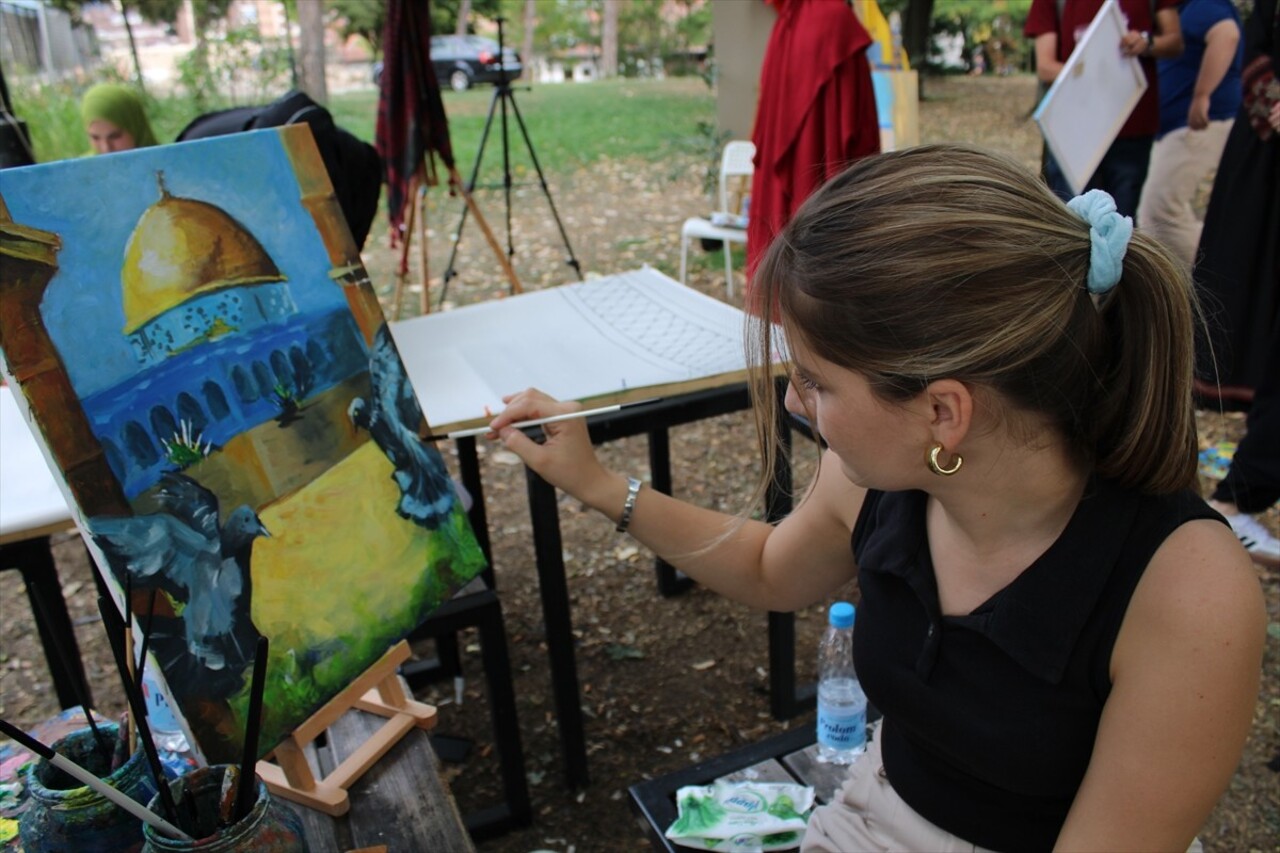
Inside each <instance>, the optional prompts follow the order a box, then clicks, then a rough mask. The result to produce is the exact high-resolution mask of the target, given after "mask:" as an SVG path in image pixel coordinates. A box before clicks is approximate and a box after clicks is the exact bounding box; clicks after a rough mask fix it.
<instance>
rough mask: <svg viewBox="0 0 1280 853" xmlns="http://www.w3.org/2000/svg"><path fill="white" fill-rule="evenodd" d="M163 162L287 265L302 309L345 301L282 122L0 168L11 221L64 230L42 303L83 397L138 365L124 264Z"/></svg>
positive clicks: (0, 188) (173, 180) (180, 183)
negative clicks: (128, 333) (303, 195)
mask: <svg viewBox="0 0 1280 853" xmlns="http://www.w3.org/2000/svg"><path fill="white" fill-rule="evenodd" d="M158 171H163V172H164V182H165V186H166V187H167V188H168V191H169V194H170V195H173V196H179V197H185V198H194V199H199V200H201V201H205V202H208V203H210V204H214V205H217V206H218V207H220V208H222V209H223V210H224V211H226V212H227V213H228V214H230V215H231V216H232V217H233V218H234V219H236V220H237V221H239V222H240V223H241V224H242V225H244V226H245V227H246V228H247V229H248V230H249V231H250V232H251V233H252V234H253V235H254V236H255V237H256V238H257V239H258V241H259V242H260V243H261V244H262V246H263V248H264V249H266V251H267V253H268V254H269V255H270V256H271V258H272V260H274V261H275V263H276V266H277V267H278V268H279V269H280V271H281V272H282V273H283V274H284V275H285V277H286V279H287V284H288V286H289V289H290V293H291V295H292V297H293V299H294V302H295V303H296V304H297V306H298V310H299V312H301V313H302V314H309V313H313V312H321V311H331V310H333V309H334V307H335V306H338V305H341V304H343V303H344V301H345V300H344V297H343V294H342V290H341V288H340V287H338V286H337V285H336V284H335V283H334V282H333V281H332V280H331V279H330V278H329V263H328V253H327V251H326V250H325V247H324V244H323V243H322V241H321V240H320V237H319V235H318V234H317V233H316V231H315V224H314V221H313V220H312V218H311V216H310V214H309V213H307V211H306V210H305V209H304V208H303V207H302V205H301V202H300V201H299V198H298V194H299V190H298V184H297V181H296V179H295V177H294V173H293V167H292V165H291V164H290V163H289V160H288V157H287V156H286V154H285V151H284V149H283V147H282V146H281V144H280V138H279V133H278V131H276V130H261V131H254V132H250V133H238V134H232V135H229V136H222V137H216V138H213V139H205V140H200V141H196V142H185V143H181V144H176V145H161V146H156V147H153V148H145V149H140V150H136V151H128V152H124V153H121V154H111V155H104V156H97V157H82V158H79V159H76V160H64V161H59V162H55V163H49V164H43V165H39V166H30V167H26V168H21V169H0V195H3V196H4V200H5V203H6V204H7V205H8V207H9V213H10V215H11V216H12V218H13V221H14V222H15V223H17V224H19V225H26V226H29V227H33V228H39V229H41V230H44V231H52V232H54V233H56V234H57V235H58V236H59V237H60V238H61V240H62V249H61V251H60V252H59V253H58V266H59V270H58V272H57V274H56V275H55V276H54V278H53V280H52V281H51V282H50V284H49V286H48V289H47V290H46V294H45V299H44V302H43V304H42V306H41V313H42V314H43V316H44V319H45V324H46V326H47V327H48V329H49V334H50V336H51V337H52V338H53V342H54V345H55V346H56V347H57V349H58V351H59V353H60V354H61V355H62V357H63V360H64V361H65V362H66V364H67V368H68V372H69V373H70V375H71V381H72V384H73V385H74V386H75V388H76V390H77V392H78V393H79V394H80V395H81V396H87V395H88V394H92V393H93V392H95V391H99V390H102V389H105V388H108V387H110V386H112V385H115V384H116V383H117V382H119V381H121V380H122V379H124V378H125V377H127V376H128V375H129V374H131V373H136V372H137V371H138V369H139V365H138V362H137V361H136V360H135V358H134V356H133V354H132V351H131V350H130V347H129V344H128V342H127V340H126V339H125V337H124V334H123V330H124V311H123V308H122V306H121V290H120V267H121V263H122V260H123V257H124V248H125V245H126V243H127V242H128V240H129V235H130V234H131V233H132V231H133V228H134V226H135V225H136V224H137V223H138V219H139V218H140V217H141V216H142V214H143V213H144V212H145V211H146V209H147V208H148V207H150V206H151V205H152V204H154V203H155V202H157V201H158V200H159V199H160V190H159V185H158V183H157V181H156V173H157V172H158Z"/></svg>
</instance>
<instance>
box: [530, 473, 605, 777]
mask: <svg viewBox="0 0 1280 853" xmlns="http://www.w3.org/2000/svg"><path fill="white" fill-rule="evenodd" d="M525 477H526V480H527V484H528V492H529V516H530V520H531V521H532V524H533V550H534V559H535V561H536V563H537V567H538V588H539V592H540V595H541V598H542V619H543V622H544V623H545V630H546V636H547V650H548V655H549V657H550V659H551V692H552V694H553V696H554V697H555V704H556V720H557V722H558V724H559V726H560V745H561V748H562V749H563V750H564V766H565V777H566V781H567V782H568V785H569V787H570V788H579V787H584V786H586V785H587V783H588V782H589V781H590V779H589V776H588V773H587V742H586V734H585V732H584V730H583V722H582V699H581V696H580V694H579V691H578V668H577V663H576V661H575V654H574V648H573V645H574V640H573V624H572V619H571V616H570V613H569V584H568V581H567V579H566V577H565V569H564V550H563V543H562V540H561V538H560V512H559V507H558V506H557V505H556V490H555V487H554V486H552V485H551V484H550V483H548V482H547V481H546V480H544V479H542V478H541V477H539V476H538V475H537V474H535V473H534V472H533V471H532V470H531V469H528V468H526V469H525Z"/></svg>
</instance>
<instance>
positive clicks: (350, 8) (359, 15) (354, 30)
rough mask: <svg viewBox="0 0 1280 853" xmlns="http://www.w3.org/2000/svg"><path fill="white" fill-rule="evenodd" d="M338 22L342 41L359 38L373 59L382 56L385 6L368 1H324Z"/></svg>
mask: <svg viewBox="0 0 1280 853" xmlns="http://www.w3.org/2000/svg"><path fill="white" fill-rule="evenodd" d="M325 8H327V9H329V10H330V11H331V12H332V13H333V15H334V16H335V18H336V20H337V22H338V32H339V33H340V34H341V35H342V37H343V38H344V39H348V38H351V37H352V36H359V37H360V38H362V39H364V40H365V41H366V42H368V44H369V52H370V53H372V54H373V55H374V57H379V56H382V34H383V32H384V31H385V30H386V28H387V4H386V3H384V2H377V3H371V2H369V0H325Z"/></svg>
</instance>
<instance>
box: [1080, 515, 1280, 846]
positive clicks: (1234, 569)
mask: <svg viewBox="0 0 1280 853" xmlns="http://www.w3.org/2000/svg"><path fill="white" fill-rule="evenodd" d="M1265 631H1266V611H1265V609H1264V607H1263V601H1262V591H1261V588H1260V585H1259V583H1258V578H1257V574H1256V572H1255V570H1254V568H1253V566H1252V564H1251V563H1250V561H1249V558H1248V555H1247V554H1246V553H1245V552H1244V550H1243V549H1242V548H1241V547H1240V545H1239V543H1238V542H1237V541H1236V539H1235V537H1234V536H1233V535H1232V533H1231V531H1230V530H1229V529H1228V528H1227V527H1226V526H1225V525H1222V524H1220V523H1218V522H1215V521H1207V520H1204V521H1194V522H1190V523H1188V524H1184V525H1182V526H1181V527H1179V528H1178V529H1177V530H1175V531H1174V532H1173V534H1171V535H1170V536H1169V538H1168V539H1167V540H1166V541H1165V543H1164V544H1163V545H1162V546H1161V547H1160V549H1159V550H1158V551H1157V552H1156V554H1155V556H1154V557H1153V558H1152V560H1151V564H1150V565H1149V566H1148V567H1147V570H1146V572H1145V573H1144V574H1143V577H1142V580H1141V581H1140V582H1139V584H1138V588H1137V589H1136V590H1135V592H1134V595H1133V600H1132V601H1131V602H1130V604H1129V609H1128V612H1127V613H1126V614H1125V618H1124V623H1123V624H1122V626H1121V628H1120V634H1119V636H1118V637H1117V639H1116V645H1115V648H1114V649H1113V650H1112V656H1111V676H1112V688H1111V694H1110V696H1109V697H1108V699H1107V703H1106V707H1105V708H1104V709H1103V713H1102V721H1101V724H1100V725H1099V728H1098V736H1097V740H1096V741H1095V743H1094V749H1093V757H1092V759H1091V760H1090V762H1089V769H1088V771H1087V772H1086V773H1085V778H1084V782H1083V783H1082V784H1081V786H1080V790H1079V792H1078V793H1077V795H1076V799H1075V802H1074V803H1073V804H1072V806H1071V811H1070V813H1069V814H1068V815H1067V821H1066V823H1065V825H1064V826H1063V829H1062V833H1061V835H1060V836H1059V837H1058V844H1057V847H1058V849H1061V850H1134V851H1137V850H1186V849H1187V846H1188V845H1189V844H1190V843H1191V840H1192V839H1193V838H1194V837H1195V835H1196V833H1197V832H1199V831H1200V828H1201V827H1202V826H1203V824H1204V821H1205V820H1206V818H1207V817H1208V816H1209V813H1210V812H1211V811H1212V810H1213V807H1214V805H1215V804H1216V803H1217V801H1218V798H1219V797H1220V796H1221V795H1222V792H1223V791H1224V790H1225V789H1226V787H1227V784H1228V782H1230V780H1231V776H1232V774H1233V773H1235V770H1236V765H1237V764H1238V763H1239V761H1240V755H1241V753H1242V752H1243V749H1244V743H1245V740H1246V738H1247V737H1248V734H1249V727H1250V725H1251V723H1252V721H1253V714H1254V708H1255V706H1256V703H1257V699H1258V687H1259V679H1260V673H1261V664H1262V647H1263V642H1264V636H1265Z"/></svg>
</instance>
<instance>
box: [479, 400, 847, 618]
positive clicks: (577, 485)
mask: <svg viewBox="0 0 1280 853" xmlns="http://www.w3.org/2000/svg"><path fill="white" fill-rule="evenodd" d="M506 402H507V408H506V409H504V410H503V412H502V413H501V414H500V415H498V416H497V417H496V418H494V420H493V421H492V422H491V423H492V425H493V427H494V428H495V431H496V432H497V433H498V434H499V436H500V437H501V439H502V441H503V443H504V444H505V445H506V447H507V449H508V450H510V451H512V452H513V453H515V454H517V455H518V456H520V458H521V459H522V460H524V462H525V464H526V465H528V466H529V467H530V468H532V469H533V470H534V471H536V472H537V473H538V474H539V475H540V476H542V477H543V478H544V479H545V480H547V482H549V483H551V484H552V485H554V486H556V487H557V488H559V489H561V490H563V491H565V492H567V493H569V494H570V495H573V496H574V497H575V498H577V499H578V500H581V501H582V502H583V503H585V504H586V505H587V506H589V507H591V508H592V509H595V510H598V511H599V512H601V513H603V514H604V515H605V516H607V517H608V518H609V520H611V521H613V522H615V523H616V522H618V520H619V519H620V517H621V515H622V510H623V504H624V503H625V501H626V498H627V487H628V482H627V476H626V475H625V474H623V473H618V472H613V471H609V470H608V469H606V468H604V467H603V466H602V465H601V464H600V461H599V459H598V458H597V457H596V455H595V451H594V450H593V449H592V447H591V441H590V438H589V436H588V434H587V428H586V424H585V423H584V422H582V421H580V420H572V421H561V422H559V423H554V424H545V425H544V426H543V427H542V430H543V432H544V433H545V434H546V436H547V439H546V442H545V443H542V444H539V443H537V442H534V441H532V440H530V439H529V438H528V437H527V436H525V435H524V434H523V433H522V432H521V431H520V430H518V429H513V428H511V427H510V424H512V423H514V422H516V421H520V420H525V419H532V418H540V417H546V416H548V415H555V414H560V413H562V412H570V411H574V410H576V409H579V408H580V406H579V405H578V404H577V403H561V402H558V401H556V400H553V399H552V398H550V397H548V396H546V395H545V394H542V393H541V392H538V391H535V390H532V389H530V390H528V391H522V392H520V393H519V394H516V395H513V396H512V397H510V398H508V399H507V400H506ZM819 468H820V470H819V473H818V475H817V477H816V478H815V479H814V482H813V483H812V484H811V485H810V487H809V491H808V493H807V494H806V495H805V497H804V499H803V500H802V501H801V502H800V505H799V506H798V507H797V508H796V509H795V511H793V512H792V513H791V514H790V515H789V516H787V518H786V519H784V520H783V521H781V522H779V523H778V524H777V525H772V524H767V523H765V522H763V521H750V520H748V521H743V520H742V519H740V518H738V517H736V516H732V515H727V514H725V513H721V512H716V511H714V510H709V509H704V508H702V507H697V506H694V505H693V504H690V503H686V502H685V501H681V500H678V499H676V498H672V497H669V496H667V495H664V494H661V493H660V492H656V491H654V490H653V489H651V488H648V487H647V486H646V487H644V488H642V489H641V490H640V493H639V494H638V495H637V497H636V501H635V505H634V508H633V510H632V514H631V519H630V523H629V525H628V527H627V532H628V533H629V534H630V535H632V536H634V537H635V538H636V539H637V540H638V541H639V542H641V543H642V544H644V545H646V546H648V547H649V548H651V549H652V550H653V551H654V552H655V553H656V554H657V555H658V556H660V557H662V558H663V559H664V560H666V561H667V562H669V563H670V564H671V565H673V566H676V567H677V568H679V569H680V570H681V571H682V572H684V573H685V574H687V575H689V576H690V577H692V578H693V579H694V580H696V581H697V582H698V583H700V584H702V585H703V586H706V587H708V588H710V589H713V590H715V591H716V592H719V593H721V594H723V595H725V596H727V597H729V598H732V599H734V600H735V601H740V602H742V603H744V604H747V605H749V606H752V607H759V608H762V609H767V610H775V611H787V610H794V609H797V608H799V607H804V606H807V605H809V604H812V603H814V602H815V601H818V600H820V599H821V598H822V597H823V596H824V595H826V594H827V593H829V592H831V591H832V590H834V589H835V588H837V587H838V586H840V585H841V584H842V583H845V582H847V581H849V580H850V579H852V578H853V576H854V574H855V569H854V565H853V556H852V553H851V551H850V538H849V537H850V532H851V530H852V528H853V522H854V520H855V519H856V518H857V514H858V510H859V509H860V508H861V505H862V498H863V494H864V493H863V492H862V491H861V490H860V489H857V488H856V487H855V486H853V484H852V483H850V482H849V481H848V479H847V478H846V477H845V476H844V474H843V473H842V471H841V468H840V464H839V460H836V459H834V457H832V458H830V459H825V461H824V462H823V464H821V465H820V466H819ZM629 473H632V475H633V476H634V475H635V473H636V472H629Z"/></svg>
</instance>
